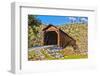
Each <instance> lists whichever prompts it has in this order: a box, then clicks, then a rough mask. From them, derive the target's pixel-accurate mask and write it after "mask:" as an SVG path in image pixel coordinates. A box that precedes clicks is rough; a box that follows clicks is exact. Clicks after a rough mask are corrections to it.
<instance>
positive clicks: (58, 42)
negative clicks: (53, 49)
mask: <svg viewBox="0 0 100 76" xmlns="http://www.w3.org/2000/svg"><path fill="white" fill-rule="evenodd" d="M56 32H57V35H58V37H57V46H58V47H60V33H59V30H57V31H56Z"/></svg>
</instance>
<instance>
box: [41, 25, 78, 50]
mask: <svg viewBox="0 0 100 76" xmlns="http://www.w3.org/2000/svg"><path fill="white" fill-rule="evenodd" d="M42 31H43V45H57V46H58V47H61V48H65V47H66V46H72V47H73V48H74V49H77V45H76V40H74V39H73V38H72V37H70V36H69V35H68V34H67V33H65V32H64V31H62V30H61V29H59V28H58V27H56V26H54V25H51V24H50V25H48V26H47V27H45V28H44V29H43V30H42Z"/></svg>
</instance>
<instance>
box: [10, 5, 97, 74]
mask: <svg viewBox="0 0 100 76" xmlns="http://www.w3.org/2000/svg"><path fill="white" fill-rule="evenodd" d="M46 5H47V6H48V7H46ZM23 7H24V8H26V7H28V9H29V10H28V11H27V12H24V14H21V13H22V10H21V9H22V8H23ZM66 7H67V8H65V6H60V5H56V6H54V5H53V6H51V5H50V4H45V5H44V4H40V5H39V6H37V4H28V3H12V61H11V62H12V64H11V65H12V68H11V71H12V72H13V73H22V72H42V71H51V70H57V69H58V70H59V69H61V70H64V69H66V68H67V69H75V68H91V67H94V65H95V52H90V54H89V55H90V57H91V58H90V60H87V59H84V60H81V59H80V60H70V61H69V60H63V61H62V60H61V61H60V60H56V61H35V62H34V61H33V62H34V64H33V62H32V64H31V63H28V64H26V63H27V61H25V60H24V59H23V58H24V57H26V55H25V54H24V52H23V51H22V52H21V51H20V50H23V49H24V47H25V45H22V44H23V42H24V41H23V39H21V38H25V36H23V35H24V33H25V29H26V27H24V26H20V25H23V16H25V15H27V14H28V13H30V12H32V11H31V9H30V8H32V9H33V8H41V10H42V9H43V8H45V10H48V15H50V14H51V13H49V10H53V9H56V10H59V11H61V10H62V11H66V10H69V11H72V10H73V11H81V13H82V12H83V11H89V12H93V13H92V14H91V15H89V14H90V13H89V14H87V16H88V15H89V17H90V18H91V21H92V23H91V21H89V25H92V27H90V26H89V36H90V37H92V38H90V39H89V40H90V41H89V43H91V44H92V45H91V46H92V48H89V49H92V50H95V48H93V44H94V43H95V38H94V36H95V31H94V28H96V27H95V26H94V25H93V24H95V21H94V19H93V18H95V12H96V10H95V9H94V8H90V7H89V8H87V7H75V6H74V7H72V6H66ZM34 10H35V9H34ZM41 12H42V11H40V13H41ZM25 13H26V14H25ZM37 13H38V12H37ZM60 13H61V12H60ZM60 13H58V15H60ZM69 13H70V12H69ZM74 13H75V12H74ZM74 13H73V15H74ZM38 14H39V13H38ZM42 14H43V13H42ZM44 14H45V15H46V13H44ZM56 14H57V13H55V14H54V15H56ZM52 15H53V14H52ZM61 15H62V14H61ZM76 15H77V14H76ZM81 15H82V16H85V15H86V14H81ZM21 16H22V17H21ZM91 30H92V31H91ZM21 40H22V41H21ZM20 57H22V59H23V60H22V59H21V58H20ZM66 63H67V65H69V66H67V67H64V66H66ZM73 63H74V65H73ZM78 63H79V64H78ZM84 64H85V65H84ZM62 65H64V66H63V67H62ZM75 65H76V66H75ZM25 66H28V67H25ZM32 66H33V67H32ZM54 66H55V67H54ZM34 68H35V69H34Z"/></svg>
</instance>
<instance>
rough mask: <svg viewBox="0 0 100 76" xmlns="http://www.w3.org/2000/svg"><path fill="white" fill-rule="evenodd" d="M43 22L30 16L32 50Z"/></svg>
mask: <svg viewBox="0 0 100 76" xmlns="http://www.w3.org/2000/svg"><path fill="white" fill-rule="evenodd" d="M40 25H41V21H40V20H39V19H37V18H36V16H34V15H28V47H29V48H31V47H33V45H34V44H35V43H34V42H33V41H34V40H36V39H38V33H39V29H38V28H39V27H40Z"/></svg>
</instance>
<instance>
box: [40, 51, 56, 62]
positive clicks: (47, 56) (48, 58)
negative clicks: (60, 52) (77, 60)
mask: <svg viewBox="0 0 100 76" xmlns="http://www.w3.org/2000/svg"><path fill="white" fill-rule="evenodd" d="M41 53H42V54H44V56H45V58H46V59H47V60H53V59H55V58H54V57H52V56H50V55H49V54H48V53H47V52H46V51H45V50H41Z"/></svg>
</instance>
